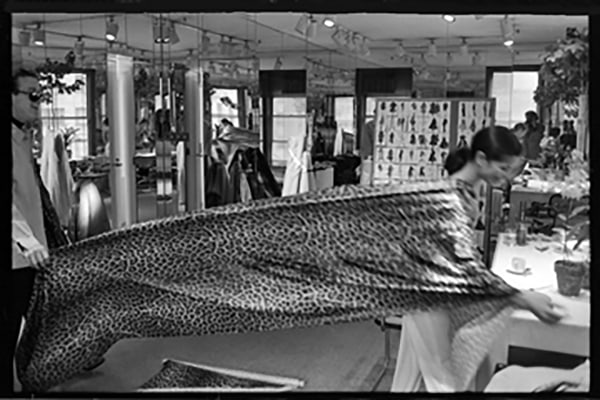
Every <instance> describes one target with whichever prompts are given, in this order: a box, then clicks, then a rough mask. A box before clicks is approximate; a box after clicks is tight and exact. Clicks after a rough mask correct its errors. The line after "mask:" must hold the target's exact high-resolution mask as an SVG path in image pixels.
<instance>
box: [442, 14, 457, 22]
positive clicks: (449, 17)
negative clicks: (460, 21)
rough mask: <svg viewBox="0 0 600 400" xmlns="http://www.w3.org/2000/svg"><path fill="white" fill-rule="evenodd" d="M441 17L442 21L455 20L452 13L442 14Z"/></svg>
mask: <svg viewBox="0 0 600 400" xmlns="http://www.w3.org/2000/svg"><path fill="white" fill-rule="evenodd" d="M442 18H443V19H444V21H446V22H448V23H449V24H451V23H453V22H454V21H456V17H455V16H454V15H449V14H444V15H442Z"/></svg>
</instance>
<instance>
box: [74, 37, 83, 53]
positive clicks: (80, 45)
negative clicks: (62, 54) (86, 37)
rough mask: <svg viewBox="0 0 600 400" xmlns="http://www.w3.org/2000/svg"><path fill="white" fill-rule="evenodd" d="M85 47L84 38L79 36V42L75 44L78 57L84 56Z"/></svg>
mask: <svg viewBox="0 0 600 400" xmlns="http://www.w3.org/2000/svg"><path fill="white" fill-rule="evenodd" d="M84 46H85V43H84V42H83V38H82V37H81V36H79V38H77V41H76V42H75V54H77V55H78V56H81V55H83V47H84Z"/></svg>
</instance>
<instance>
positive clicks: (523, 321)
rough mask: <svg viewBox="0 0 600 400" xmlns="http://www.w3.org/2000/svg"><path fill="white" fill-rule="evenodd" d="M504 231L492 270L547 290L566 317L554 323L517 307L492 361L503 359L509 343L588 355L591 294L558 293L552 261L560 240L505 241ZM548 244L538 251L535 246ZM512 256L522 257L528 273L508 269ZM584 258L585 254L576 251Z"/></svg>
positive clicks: (510, 281)
mask: <svg viewBox="0 0 600 400" xmlns="http://www.w3.org/2000/svg"><path fill="white" fill-rule="evenodd" d="M505 236H506V234H501V235H500V236H499V238H498V244H497V247H496V251H495V254H494V260H493V263H492V272H494V273H495V274H497V275H499V276H501V277H502V278H503V279H504V280H505V281H506V282H507V283H508V284H510V285H512V286H514V287H516V288H517V289H521V290H528V289H533V290H536V291H538V292H541V293H544V294H547V295H548V296H550V297H551V298H552V300H553V302H554V303H555V304H556V305H557V306H558V310H559V312H561V313H563V314H564V315H565V317H564V318H563V319H562V320H561V321H560V322H559V323H557V324H555V325H547V324H544V323H542V322H541V321H539V320H538V319H537V318H536V317H535V316H534V315H533V314H532V313H531V312H529V311H524V310H518V311H515V313H514V314H513V316H512V320H511V326H510V327H509V330H508V331H507V332H505V334H504V335H502V337H501V339H500V340H499V341H498V343H497V344H496V346H495V348H494V350H493V352H492V357H493V358H494V361H495V362H501V363H506V362H507V358H508V346H519V347H525V348H530V349H536V350H545V351H554V352H559V353H565V354H572V355H577V356H583V357H588V356H589V341H590V295H589V291H587V290H583V291H582V292H581V294H580V295H579V296H578V297H565V296H562V295H561V294H559V293H558V289H557V283H556V273H555V272H554V262H555V261H556V260H559V259H560V258H561V257H562V255H561V254H560V253H559V252H557V251H556V249H557V247H558V246H559V244H557V243H553V242H542V241H540V240H530V241H529V243H528V244H527V245H526V246H516V245H507V244H506V243H505ZM541 246H547V247H548V249H546V250H545V251H540V250H539V249H537V248H536V247H541ZM513 257H519V258H522V259H524V260H525V262H526V266H527V267H529V268H530V269H531V274H529V275H526V276H521V275H515V274H512V273H510V272H508V271H507V269H508V268H510V266H511V264H512V259H513ZM576 257H577V258H579V259H584V258H586V257H587V254H586V253H584V252H580V253H578V254H577V255H576Z"/></svg>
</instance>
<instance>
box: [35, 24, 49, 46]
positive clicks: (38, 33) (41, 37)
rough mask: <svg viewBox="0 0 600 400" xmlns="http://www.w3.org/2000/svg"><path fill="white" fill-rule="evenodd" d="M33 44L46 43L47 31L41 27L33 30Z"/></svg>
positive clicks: (41, 44) (40, 44)
mask: <svg viewBox="0 0 600 400" xmlns="http://www.w3.org/2000/svg"><path fill="white" fill-rule="evenodd" d="M33 44H35V45H36V46H43V45H45V44H46V31H44V30H42V29H40V28H39V27H38V28H37V29H36V30H35V31H33Z"/></svg>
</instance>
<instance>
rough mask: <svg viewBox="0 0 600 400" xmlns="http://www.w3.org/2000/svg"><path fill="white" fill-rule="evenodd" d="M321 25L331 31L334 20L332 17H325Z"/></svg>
mask: <svg viewBox="0 0 600 400" xmlns="http://www.w3.org/2000/svg"><path fill="white" fill-rule="evenodd" d="M323 25H325V27H326V28H329V29H333V27H335V19H334V18H333V17H325V19H323Z"/></svg>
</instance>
